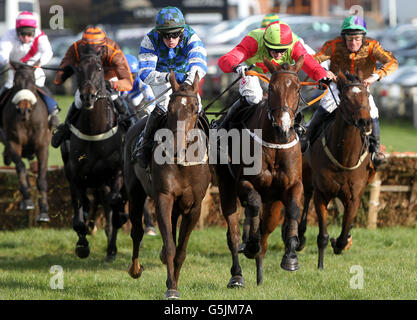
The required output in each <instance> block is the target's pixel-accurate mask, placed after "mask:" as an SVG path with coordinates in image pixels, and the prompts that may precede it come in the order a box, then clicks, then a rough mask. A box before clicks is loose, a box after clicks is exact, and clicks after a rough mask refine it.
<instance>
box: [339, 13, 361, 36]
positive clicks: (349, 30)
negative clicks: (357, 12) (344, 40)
mask: <svg viewBox="0 0 417 320" xmlns="http://www.w3.org/2000/svg"><path fill="white" fill-rule="evenodd" d="M366 33H367V30H366V22H365V20H364V19H362V18H361V17H359V16H350V17H347V18H346V19H345V20H344V21H343V24H342V32H341V34H342V35H355V34H363V35H365V34H366Z"/></svg>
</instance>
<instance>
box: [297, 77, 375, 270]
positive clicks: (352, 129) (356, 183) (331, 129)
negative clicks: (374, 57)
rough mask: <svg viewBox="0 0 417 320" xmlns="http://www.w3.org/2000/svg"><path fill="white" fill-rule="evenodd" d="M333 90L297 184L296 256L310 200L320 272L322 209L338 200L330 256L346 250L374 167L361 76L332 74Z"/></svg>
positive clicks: (323, 234) (323, 232) (323, 240)
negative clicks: (334, 102) (334, 101)
mask: <svg viewBox="0 0 417 320" xmlns="http://www.w3.org/2000/svg"><path fill="white" fill-rule="evenodd" d="M337 86H338V89H339V92H340V105H339V106H338V108H337V109H336V110H335V111H334V112H333V113H334V118H333V119H332V120H331V121H330V122H326V121H325V124H324V125H323V128H322V131H321V132H319V133H318V135H319V136H318V138H317V139H316V140H314V142H313V143H312V144H311V146H310V148H309V149H307V150H306V152H305V153H304V161H303V183H304V189H305V191H306V192H305V195H304V196H305V199H304V208H303V213H302V218H301V222H300V225H299V237H300V247H299V248H298V249H297V250H301V249H302V248H303V247H304V243H305V236H304V233H305V230H306V224H307V213H308V206H309V202H310V200H311V198H312V197H314V206H315V209H316V212H317V216H318V223H319V234H318V236H317V246H318V268H319V269H323V260H324V252H325V249H326V247H327V244H328V241H329V235H328V233H327V205H328V203H329V201H330V200H331V199H333V198H336V197H337V198H339V199H340V200H341V201H342V203H343V206H344V209H345V210H344V214H343V222H342V231H341V233H340V235H339V237H338V238H337V240H336V239H334V238H332V239H330V241H331V245H332V247H333V251H334V253H335V254H340V253H341V252H342V251H343V250H347V249H348V248H349V247H350V245H351V243H352V237H351V234H350V230H351V228H352V223H353V220H354V218H355V216H356V212H357V210H358V207H359V204H360V200H361V197H362V195H363V194H364V192H365V189H366V186H367V185H368V184H369V183H370V181H372V179H373V177H374V175H375V172H376V171H375V167H374V165H373V163H372V161H371V157H370V154H369V152H368V147H369V136H370V134H371V133H372V119H371V116H370V106H369V93H368V90H367V88H366V87H365V85H364V84H363V78H362V73H361V72H359V73H358V75H352V74H349V73H346V74H344V73H342V72H339V73H338V79H337Z"/></svg>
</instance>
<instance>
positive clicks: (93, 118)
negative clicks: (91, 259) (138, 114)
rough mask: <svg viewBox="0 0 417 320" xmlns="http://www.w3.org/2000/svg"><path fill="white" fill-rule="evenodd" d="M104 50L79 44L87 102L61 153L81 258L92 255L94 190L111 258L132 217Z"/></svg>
mask: <svg viewBox="0 0 417 320" xmlns="http://www.w3.org/2000/svg"><path fill="white" fill-rule="evenodd" d="M102 52H103V50H99V51H97V52H96V51H95V50H94V49H93V48H91V47H90V46H87V45H86V46H80V47H79V57H80V58H79V63H78V65H77V66H75V67H74V70H75V74H76V76H77V82H78V90H79V92H80V99H81V102H82V105H81V108H80V110H79V114H78V116H77V117H76V119H75V120H74V121H73V124H71V125H70V130H71V133H72V134H71V137H70V139H69V140H67V141H65V142H64V143H63V144H61V156H62V159H63V162H64V171H65V175H66V178H67V180H68V182H69V187H70V192H71V202H72V206H73V210H74V217H73V229H74V231H75V232H76V233H77V235H78V241H77V244H76V247H75V253H76V255H77V256H78V257H80V258H87V257H88V256H89V254H90V247H89V243H88V241H87V238H86V235H87V234H88V233H89V232H91V229H92V228H93V227H94V224H93V223H92V221H91V219H90V217H89V211H90V201H89V198H88V196H87V191H88V189H91V190H92V193H93V196H94V210H93V211H94V212H95V211H96V208H97V204H98V203H101V204H102V206H103V209H104V212H105V216H106V220H107V225H106V234H107V240H108V245H107V256H106V261H113V260H114V259H115V258H116V254H117V246H116V239H117V232H118V229H119V228H120V227H121V226H122V225H123V224H124V223H125V222H126V221H127V214H125V213H124V205H125V202H126V198H127V196H126V195H125V193H124V192H123V171H122V170H123V133H122V130H121V129H120V127H119V125H118V122H117V116H116V113H115V110H114V107H113V104H112V100H111V98H110V95H109V94H108V92H107V91H106V85H105V80H104V71H103V65H102V60H101V55H102ZM74 107H75V106H74ZM94 212H93V215H94ZM87 220H89V221H87Z"/></svg>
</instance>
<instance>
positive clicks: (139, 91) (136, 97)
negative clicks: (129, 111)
mask: <svg viewBox="0 0 417 320" xmlns="http://www.w3.org/2000/svg"><path fill="white" fill-rule="evenodd" d="M122 95H123V96H125V97H127V98H128V99H130V100H131V101H132V102H133V104H134V105H138V104H139V103H140V102H141V101H142V99H143V100H144V101H145V102H149V101H151V100H153V99H154V98H155V97H154V94H153V91H152V88H151V87H150V86H149V85H147V84H146V83H144V82H143V81H142V80H140V78H139V76H138V77H136V79H135V81H134V82H133V88H132V90H130V91H128V92H127V91H125V92H123V94H122Z"/></svg>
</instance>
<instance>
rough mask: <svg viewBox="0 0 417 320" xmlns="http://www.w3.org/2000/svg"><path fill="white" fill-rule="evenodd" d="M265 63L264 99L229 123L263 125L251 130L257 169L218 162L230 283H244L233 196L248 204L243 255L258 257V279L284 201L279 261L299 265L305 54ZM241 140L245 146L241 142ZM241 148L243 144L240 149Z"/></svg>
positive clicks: (287, 265) (247, 127)
mask: <svg viewBox="0 0 417 320" xmlns="http://www.w3.org/2000/svg"><path fill="white" fill-rule="evenodd" d="M264 63H265V65H266V66H267V68H268V69H269V71H270V72H271V74H272V76H271V80H270V83H269V88H268V98H267V100H266V101H265V100H264V101H262V102H261V103H260V104H259V105H258V106H253V107H251V108H252V109H255V110H254V112H253V113H252V114H251V115H250V116H249V118H247V119H246V120H243V121H242V122H241V123H240V124H237V125H235V126H232V127H234V128H235V127H236V128H239V129H242V128H243V131H244V130H255V129H261V136H259V135H257V134H256V130H255V133H253V134H252V133H251V139H252V140H254V141H253V143H254V144H257V145H258V146H259V149H258V153H257V151H256V149H255V151H254V153H255V154H254V157H255V158H257V159H258V160H259V161H260V162H261V165H260V170H259V171H258V172H257V173H256V174H245V173H244V166H245V165H243V164H236V165H233V164H232V165H231V166H229V165H217V166H216V172H217V177H218V180H219V192H220V199H221V208H222V211H223V215H224V217H225V218H226V221H227V225H228V229H227V243H228V246H229V250H230V252H231V254H232V260H233V265H232V268H231V274H232V278H231V279H230V281H229V283H228V285H227V286H228V287H229V288H234V287H243V286H244V279H243V276H242V269H241V267H240V264H239V258H238V249H239V239H240V230H239V213H238V212H237V211H236V199H237V197H239V199H240V202H241V203H242V204H243V205H244V206H245V207H246V209H245V210H246V212H247V214H248V216H249V219H250V221H251V222H250V231H249V238H248V241H247V243H246V246H245V249H244V254H245V256H246V257H247V258H252V259H253V258H256V265H257V282H258V284H261V283H262V261H263V257H264V255H265V251H266V247H267V238H268V236H269V234H270V233H271V232H272V231H273V230H274V229H275V228H276V226H277V225H278V221H279V217H280V211H281V208H282V207H283V206H285V220H284V224H283V227H282V237H283V240H284V243H285V254H284V256H283V258H282V261H281V267H282V268H283V269H284V270H288V271H294V270H297V269H298V260H297V255H296V253H295V248H296V247H297V245H298V218H299V211H300V207H301V198H302V194H303V184H302V155H301V148H300V144H299V142H298V137H297V135H296V133H295V131H294V128H293V126H294V118H295V115H296V113H297V109H298V100H299V92H300V88H301V85H300V81H299V79H298V72H299V70H300V69H301V67H302V65H303V63H304V57H301V58H300V59H299V60H298V61H297V62H296V64H295V66H290V65H288V64H284V65H282V66H278V65H275V64H273V63H272V62H270V61H268V60H266V59H265V60H264ZM243 131H242V133H243ZM241 146H242V148H245V146H246V148H247V144H245V143H241ZM229 150H230V149H229ZM244 151H245V150H244V149H242V150H241V154H243V153H244ZM232 163H233V160H232ZM263 206H265V208H264V211H263V212H262V209H263ZM260 219H261V220H260Z"/></svg>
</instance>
